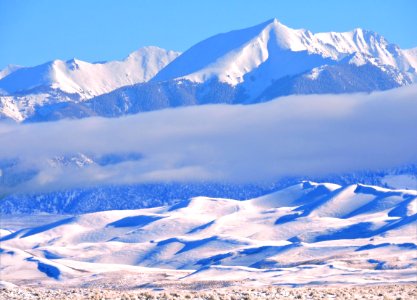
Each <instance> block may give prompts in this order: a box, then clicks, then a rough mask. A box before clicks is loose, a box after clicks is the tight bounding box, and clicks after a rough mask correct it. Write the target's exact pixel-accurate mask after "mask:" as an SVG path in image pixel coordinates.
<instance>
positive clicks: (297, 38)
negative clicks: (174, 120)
mask: <svg viewBox="0 0 417 300" xmlns="http://www.w3.org/2000/svg"><path fill="white" fill-rule="evenodd" d="M220 45H221V46H220ZM219 46H220V47H219ZM415 58H416V56H415V53H414V52H412V51H409V52H406V53H404V52H403V51H402V50H401V49H400V48H399V47H398V46H396V45H394V44H390V43H388V42H387V41H386V40H385V39H384V37H382V36H380V35H379V34H377V33H374V32H371V31H366V30H363V29H360V28H358V29H355V30H353V31H350V32H342V33H337V32H328V33H317V34H313V33H312V32H310V31H308V30H305V29H291V28H289V27H287V26H285V25H283V24H281V23H280V22H279V21H278V20H277V19H273V20H269V21H267V22H266V23H263V24H260V25H257V26H255V27H251V28H248V29H243V30H237V31H232V32H229V33H226V34H220V35H216V36H214V37H212V38H209V39H207V40H205V41H203V42H201V43H199V44H197V45H195V46H193V47H192V48H190V49H189V50H188V51H186V52H184V53H183V54H182V55H181V56H180V57H178V59H176V60H175V61H173V62H172V63H171V64H169V65H168V66H167V67H166V68H164V69H163V70H162V71H161V72H159V73H158V75H157V76H155V78H154V79H153V81H165V80H169V79H187V80H190V81H192V82H199V83H201V82H207V81H209V80H212V79H215V80H219V81H220V82H224V83H227V84H229V85H231V86H237V85H239V84H243V86H244V87H245V88H246V89H247V90H248V92H249V93H250V94H251V95H252V96H255V95H257V94H259V93H260V92H262V91H263V90H264V89H265V88H266V87H268V86H269V85H270V84H271V81H275V80H278V79H280V78H282V77H285V76H294V75H298V74H301V73H305V72H310V74H311V76H312V77H315V79H317V78H318V76H319V73H320V71H321V70H320V69H316V68H319V67H322V66H326V65H333V64H338V63H340V62H345V63H347V64H353V65H355V66H362V65H366V64H370V65H373V66H376V67H378V68H380V69H381V70H382V71H385V70H386V71H388V70H389V69H393V70H395V71H397V72H398V76H397V77H394V78H393V79H394V80H395V81H396V82H397V83H398V84H400V85H402V84H406V83H410V82H412V81H414V80H415V79H416V78H417V77H416V75H417V73H416V71H415V68H416V67H417V64H416V61H415ZM312 79H314V78H312Z"/></svg>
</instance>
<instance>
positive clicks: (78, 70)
mask: <svg viewBox="0 0 417 300" xmlns="http://www.w3.org/2000/svg"><path fill="white" fill-rule="evenodd" d="M416 68H417V48H414V49H409V50H402V49H400V48H399V47H398V46H397V45H395V44H391V43H389V42H388V41H387V40H386V39H385V38H384V37H382V36H380V35H379V34H377V33H375V32H372V31H367V30H363V29H355V30H353V31H350V32H343V33H336V32H329V33H316V34H313V33H312V32H310V31H308V30H305V29H291V28H289V27H287V26H285V25H283V24H281V23H280V22H279V21H278V20H276V19H273V20H269V21H267V22H265V23H262V24H259V25H257V26H254V27H251V28H247V29H242V30H236V31H231V32H228V33H223V34H218V35H216V36H213V37H211V38H208V39H206V40H204V41H202V42H200V43H198V44H196V45H194V46H192V47H191V48H190V49H188V50H187V51H185V52H184V53H182V54H180V53H178V52H174V51H167V50H164V49H160V48H157V47H146V48H142V49H140V50H138V51H136V52H134V53H132V54H130V55H129V56H128V57H127V58H126V59H125V60H123V61H112V62H106V63H87V62H83V61H80V60H77V59H72V60H69V61H66V62H65V61H60V60H55V61H52V62H49V63H46V64H43V65H40V66H35V67H29V68H27V67H18V66H9V67H8V68H6V69H5V70H2V71H0V92H1V93H0V119H12V120H15V121H17V122H38V121H51V120H59V119H64V118H84V117H90V116H104V117H117V116H122V115H126V114H134V113H139V112H143V111H151V110H157V109H162V108H168V107H177V106H185V105H199V104H207V103H229V104H237V103H241V104H250V103H258V102H262V101H268V100H271V99H273V98H276V97H279V96H284V95H291V94H323V93H353V92H371V91H377V90H387V89H391V88H395V87H400V86H404V85H409V84H412V83H415V82H416V80H417V71H416Z"/></svg>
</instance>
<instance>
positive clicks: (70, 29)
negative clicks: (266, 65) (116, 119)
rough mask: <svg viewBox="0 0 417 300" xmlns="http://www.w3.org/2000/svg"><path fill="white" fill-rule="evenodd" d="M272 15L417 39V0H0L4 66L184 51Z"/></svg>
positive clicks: (294, 22)
mask: <svg viewBox="0 0 417 300" xmlns="http://www.w3.org/2000/svg"><path fill="white" fill-rule="evenodd" d="M274 17H276V18H278V19H279V20H280V21H281V22H282V23H284V24H286V25H287V26H289V27H292V28H307V29H309V30H311V31H313V32H320V31H347V30H351V29H353V28H355V27H362V28H365V29H370V30H373V31H376V32H379V33H380V34H382V35H384V36H385V37H386V38H387V39H388V40H389V41H391V42H395V43H396V44H398V45H400V47H402V48H411V47H416V46H417V0H350V1H348V0H339V1H338V0H320V1H318V0H316V1H314V0H304V1H302V0H299V1H297V0H287V1H279V0H253V1H246V0H241V1H236V0H205V1H197V0H193V1H192V0H97V1H93V0H26V1H24V0H0V68H3V67H5V66H6V65H7V64H19V65H25V66H33V65H37V64H40V63H43V62H46V61H50V60H52V59H55V58H60V59H70V58H73V57H76V58H79V59H82V60H87V61H102V60H113V59H122V58H124V57H125V56H127V55H128V54H129V53H130V52H132V51H134V50H136V49H138V48H140V47H142V46H147V45H155V46H159V47H162V48H166V49H172V50H178V51H184V50H186V49H187V48H189V47H190V46H192V45H193V44H195V43H196V42H199V41H201V40H202V39H205V38H207V37H209V36H211V35H214V34H217V33H220V32H227V31H230V30H233V29H239V28H245V27H249V26H252V25H256V24H258V23H262V22H264V21H266V20H268V19H271V18H274Z"/></svg>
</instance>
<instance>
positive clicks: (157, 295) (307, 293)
mask: <svg viewBox="0 0 417 300" xmlns="http://www.w3.org/2000/svg"><path fill="white" fill-rule="evenodd" d="M218 284H219V283H217V284H216V283H213V284H212V285H210V284H207V283H203V282H200V285H199V290H189V289H187V288H190V286H188V287H185V286H177V287H175V288H174V287H169V288H168V289H166V290H165V289H164V290H161V291H155V290H144V289H137V290H114V289H99V288H86V289H84V288H77V289H56V288H37V287H17V286H5V285H3V287H2V288H0V299H10V300H12V299H44V300H48V299H54V300H58V299H213V300H214V299H229V300H232V299H236V300H237V299H384V300H388V299H393V300H411V299H417V287H416V285H411V284H407V285H382V286H379V285H374V286H326V287H325V286H308V287H297V288H290V287H276V286H267V287H254V288H250V287H243V285H244V284H243V285H241V286H230V287H222V288H219V287H217V286H216V285H218ZM195 287H196V286H194V288H195ZM184 288H185V289H184Z"/></svg>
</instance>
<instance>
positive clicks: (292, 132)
mask: <svg viewBox="0 0 417 300" xmlns="http://www.w3.org/2000/svg"><path fill="white" fill-rule="evenodd" d="M0 145H1V146H0V158H2V159H5V158H8V157H18V158H19V159H20V160H21V162H22V165H23V167H25V168H26V167H28V166H32V167H36V168H37V169H40V172H39V174H38V175H37V176H36V177H35V178H33V179H32V180H31V181H29V182H25V183H22V184H21V185H18V186H17V187H16V188H17V189H18V190H26V191H27V190H29V191H35V190H42V189H47V190H48V189H54V188H68V187H79V186H85V185H96V184H125V183H141V182H158V181H199V180H205V181H231V182H259V181H273V180H276V179H278V178H279V177H281V176H292V175H296V176H298V175H300V176H303V175H305V176H307V175H324V174H329V173H339V172H350V171H358V170H365V169H370V170H372V169H380V168H389V167H394V166H397V165H402V164H407V163H417V87H416V86H410V87H406V88H401V89H396V90H391V91H386V92H377V93H372V94H350V95H309V96H289V97H284V98H280V99H277V100H274V101H271V102H267V103H261V104H256V105H247V106H242V105H235V106H230V105H209V106H198V107H196V106H194V107H186V108H178V109H171V110H163V111H156V112H149V113H142V114H139V115H134V116H129V117H123V118H119V119H103V118H89V119H84V120H74V121H59V122H54V123H38V124H28V125H10V124H3V125H0ZM130 152H134V153H140V154H141V155H142V156H143V158H142V159H140V160H137V161H128V162H123V163H119V164H112V165H107V166H99V165H91V166H89V167H84V168H75V167H73V166H67V167H65V166H62V167H51V166H50V164H48V163H46V161H47V159H48V158H51V157H53V156H59V155H65V154H74V153H89V154H95V155H102V154H106V153H130Z"/></svg>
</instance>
